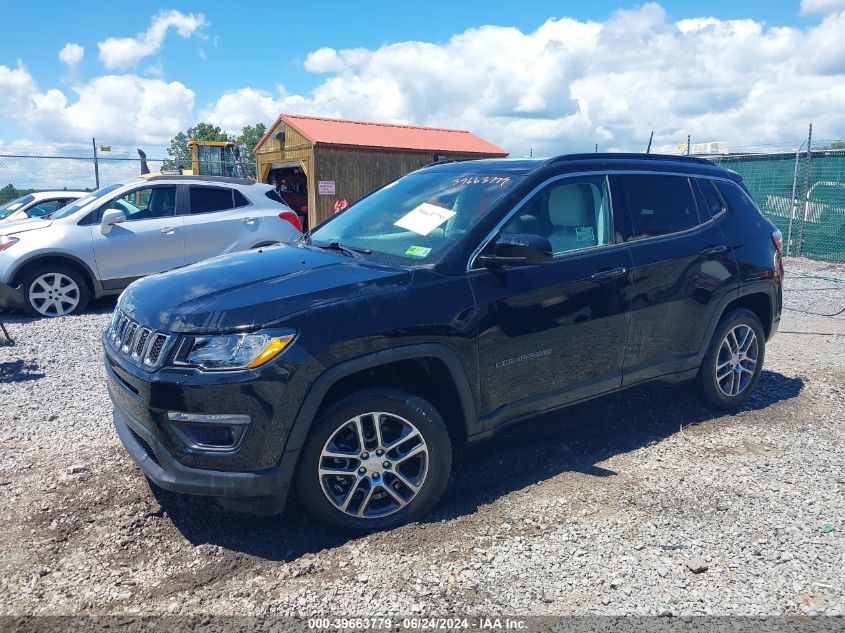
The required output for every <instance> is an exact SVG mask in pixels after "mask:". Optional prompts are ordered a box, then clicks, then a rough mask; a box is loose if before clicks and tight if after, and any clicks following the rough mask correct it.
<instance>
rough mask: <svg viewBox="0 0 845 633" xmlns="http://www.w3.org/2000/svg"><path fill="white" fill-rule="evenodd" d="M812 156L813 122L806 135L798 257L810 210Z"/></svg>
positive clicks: (801, 252)
mask: <svg viewBox="0 0 845 633" xmlns="http://www.w3.org/2000/svg"><path fill="white" fill-rule="evenodd" d="M812 158H813V124H812V123H810V132H809V134H808V135H807V172H806V173H805V174H804V212H803V213H802V215H801V226H800V228H799V229H798V257H801V255H803V254H804V231H805V229H806V228H807V213H808V212H809V211H810V161H811V160H812Z"/></svg>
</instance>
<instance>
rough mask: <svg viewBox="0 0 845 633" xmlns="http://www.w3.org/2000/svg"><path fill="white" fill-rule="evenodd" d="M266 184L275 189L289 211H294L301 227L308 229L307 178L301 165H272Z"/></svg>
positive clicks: (296, 163)
mask: <svg viewBox="0 0 845 633" xmlns="http://www.w3.org/2000/svg"><path fill="white" fill-rule="evenodd" d="M267 180H268V182H269V183H270V184H272V185H273V186H274V187H275V188H276V192H277V193H278V194H279V196H281V198H282V200H284V201H285V204H287V205H288V206H289V207H290V208H291V209H293V210H294V211H296V213H297V215H298V216H299V219H300V221H301V222H302V226H303V228H304V229H305V230H307V229H308V176H307V175H306V173H305V170H304V169H303V166H302V163H300V162H299V161H294V162H291V163H273V167H272V169H270V174H269V177H268V179H267Z"/></svg>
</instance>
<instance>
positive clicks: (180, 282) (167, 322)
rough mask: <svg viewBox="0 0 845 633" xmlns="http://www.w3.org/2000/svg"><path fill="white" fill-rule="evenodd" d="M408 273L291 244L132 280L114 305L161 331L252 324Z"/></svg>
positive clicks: (402, 281)
mask: <svg viewBox="0 0 845 633" xmlns="http://www.w3.org/2000/svg"><path fill="white" fill-rule="evenodd" d="M410 279H411V272H410V271H408V270H404V269H402V268H394V267H388V266H383V265H379V264H374V263H371V262H368V261H366V260H364V259H355V258H351V257H347V256H346V255H343V254H341V253H335V252H325V251H319V250H316V249H310V248H302V247H296V246H274V247H270V248H266V249H262V250H254V251H246V252H243V253H233V254H231V255H223V256H221V257H216V258H214V259H209V260H206V261H204V262H200V263H198V264H193V265H192V266H186V267H185V268H179V269H177V270H173V271H170V272H167V273H163V274H160V275H153V276H151V277H147V278H145V279H142V280H140V281H136V282H135V283H133V284H132V285H130V286H129V287H128V288H127V289H126V291H125V292H124V293H123V294H122V295H121V297H120V301H119V303H118V305H119V306H120V308H121V309H122V310H123V311H124V312H126V313H128V314H129V315H130V316H131V317H132V318H134V319H135V320H136V321H138V322H139V323H142V324H143V325H146V326H148V327H151V328H154V329H156V330H161V331H165V332H183V333H188V332H195V333H211V332H231V331H237V330H246V329H256V328H259V327H261V326H264V325H267V324H269V323H272V322H275V321H279V320H282V319H284V318H285V317H287V316H290V315H292V314H294V313H296V312H300V311H302V310H308V309H310V308H315V307H320V306H322V305H325V304H328V303H336V302H337V301H343V300H344V299H350V298H354V297H360V296H362V295H365V294H375V293H380V292H384V291H386V290H390V289H395V288H399V287H404V286H406V285H407V284H408V283H409V282H410Z"/></svg>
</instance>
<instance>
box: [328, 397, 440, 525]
mask: <svg viewBox="0 0 845 633" xmlns="http://www.w3.org/2000/svg"><path fill="white" fill-rule="evenodd" d="M428 470H429V455H428V445H427V444H426V441H425V439H424V438H423V436H422V434H421V433H420V432H419V430H418V429H417V428H416V427H415V426H414V425H413V424H411V422H409V421H408V420H406V419H405V418H403V417H401V416H398V415H395V414H393V413H385V412H378V411H374V412H370V413H364V414H362V415H358V416H355V417H353V418H351V419H350V420H347V421H346V422H344V423H343V424H341V425H340V426H339V427H338V428H337V430H336V431H334V433H332V435H331V436H330V437H329V439H328V441H326V443H325V445H324V446H323V450H322V451H321V453H320V460H319V464H318V477H319V480H320V487H321V488H322V490H323V493H324V494H325V495H326V498H327V499H328V500H329V501H330V502H331V504H332V505H333V506H334V507H335V508H337V509H338V510H340V511H341V512H343V513H344V514H346V515H348V516H351V517H355V518H359V519H361V518H364V519H367V518H377V517H384V516H387V515H390V514H393V513H394V512H398V511H399V510H401V509H402V508H404V507H405V506H407V505H408V504H409V503H411V501H413V500H414V499H415V498H416V497H417V495H418V494H419V492H420V490H421V489H422V487H423V484H424V483H425V480H426V476H427V475H428Z"/></svg>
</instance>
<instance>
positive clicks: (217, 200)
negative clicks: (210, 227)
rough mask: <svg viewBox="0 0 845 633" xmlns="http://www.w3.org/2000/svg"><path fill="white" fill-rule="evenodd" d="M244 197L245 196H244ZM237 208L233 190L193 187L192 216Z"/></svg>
mask: <svg viewBox="0 0 845 633" xmlns="http://www.w3.org/2000/svg"><path fill="white" fill-rule="evenodd" d="M242 197H243V196H242ZM233 208H235V204H234V197H233V195H232V189H223V188H221V187H191V214H192V215H194V214H197V213H212V212H214V211H226V210H227V209H233Z"/></svg>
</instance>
